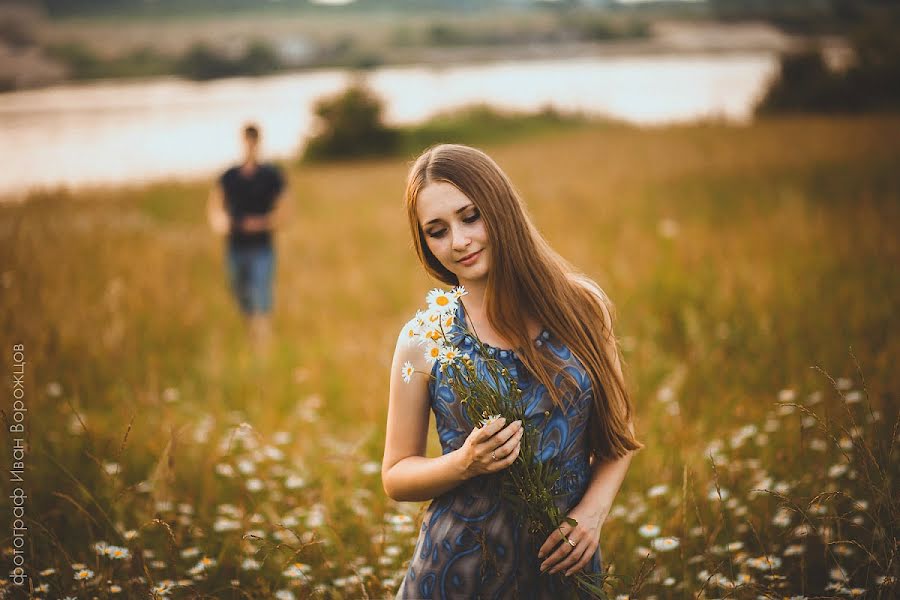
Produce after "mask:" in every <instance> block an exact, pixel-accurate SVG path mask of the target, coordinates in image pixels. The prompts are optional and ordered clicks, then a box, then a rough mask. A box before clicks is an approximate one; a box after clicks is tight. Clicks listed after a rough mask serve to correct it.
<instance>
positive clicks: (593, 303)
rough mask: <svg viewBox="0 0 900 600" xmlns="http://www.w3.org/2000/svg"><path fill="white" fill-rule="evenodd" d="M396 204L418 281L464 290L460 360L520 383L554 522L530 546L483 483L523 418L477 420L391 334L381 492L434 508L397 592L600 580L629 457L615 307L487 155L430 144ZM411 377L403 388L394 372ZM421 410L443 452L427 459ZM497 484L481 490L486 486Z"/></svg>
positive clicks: (514, 590) (633, 446)
mask: <svg viewBox="0 0 900 600" xmlns="http://www.w3.org/2000/svg"><path fill="white" fill-rule="evenodd" d="M406 208H407V213H408V216H409V224H410V228H411V232H412V237H413V241H414V244H415V247H416V251H417V253H418V255H419V258H420V260H421V261H422V264H423V265H424V266H425V270H426V271H427V272H428V273H430V274H431V275H432V276H434V277H436V278H437V279H439V280H440V281H442V282H444V283H445V284H447V285H449V286H458V285H462V286H464V287H465V289H466V290H467V291H468V294H467V295H465V296H463V297H462V298H461V299H460V305H459V307H458V309H457V312H456V320H455V323H454V325H453V328H455V329H456V330H457V333H459V334H460V337H459V344H460V350H461V351H463V352H467V353H468V354H469V355H470V357H471V358H472V360H474V361H479V360H484V359H485V358H486V357H485V356H481V355H480V354H481V352H482V350H479V346H478V345H476V344H475V341H474V339H473V338H472V337H471V336H470V335H468V334H467V333H466V331H465V329H466V328H468V329H469V330H471V331H473V332H475V333H476V335H477V336H478V338H480V340H481V341H482V343H483V344H484V346H482V347H481V348H483V353H486V354H490V355H491V356H492V357H494V358H496V359H499V360H500V361H501V362H502V363H503V364H504V366H505V367H506V368H507V369H509V371H510V372H511V373H512V374H513V376H514V377H515V378H516V379H517V380H518V382H519V387H520V388H521V389H522V390H523V394H522V400H523V402H525V403H526V405H527V409H526V421H527V422H528V425H531V426H534V427H536V428H538V429H539V431H540V442H539V445H538V448H539V449H540V451H539V459H540V460H541V461H545V462H550V463H552V464H553V465H554V466H556V467H557V468H558V469H559V470H560V472H561V476H560V478H559V480H558V482H557V484H556V485H555V488H554V489H553V492H554V494H557V495H558V496H557V498H558V500H557V504H558V507H559V508H560V510H561V514H563V515H568V516H569V517H572V518H573V519H574V520H575V522H577V525H575V526H571V525H569V524H568V523H564V524H563V525H562V526H561V527H560V529H559V530H557V531H554V532H553V533H552V534H551V535H550V536H549V537H548V538H547V539H546V540H534V539H531V537H530V534H529V533H528V532H527V531H525V530H524V528H523V527H521V526H520V525H519V524H517V520H516V517H515V514H514V513H513V511H512V509H511V507H510V506H507V505H506V504H505V503H504V501H503V500H501V499H500V498H499V497H498V495H497V494H496V481H495V480H494V479H493V478H492V477H491V476H490V474H493V473H498V472H500V471H502V470H504V469H506V468H507V467H509V466H510V465H511V464H512V463H513V461H515V460H516V457H517V456H518V453H519V448H520V443H521V439H522V435H523V431H524V429H523V425H524V424H523V423H522V422H520V421H516V422H513V423H506V422H505V421H504V420H503V419H502V418H501V419H497V420H495V421H493V422H491V423H490V424H488V425H486V426H484V427H480V428H479V427H474V425H473V423H472V422H471V421H470V420H469V418H468V417H467V415H466V411H465V410H462V409H461V408H460V406H459V403H458V402H457V399H456V398H454V397H453V393H452V391H451V390H450V387H449V385H448V382H447V379H446V375H445V374H444V373H443V372H442V370H441V369H440V368H438V366H437V365H438V363H435V365H434V366H431V365H429V364H428V362H427V360H426V358H425V356H424V354H423V350H422V348H421V347H419V346H416V345H412V346H410V345H409V344H408V343H407V341H406V336H405V335H404V334H401V336H400V339H398V341H397V347H396V350H395V352H394V360H393V367H392V369H391V386H390V406H389V409H388V422H387V434H386V442H385V450H384V461H383V463H382V482H383V485H384V489H385V492H386V493H387V494H388V495H389V496H390V497H391V498H393V499H395V500H398V501H406V502H418V501H424V500H432V499H433V502H432V503H431V504H430V506H429V508H428V511H427V513H426V515H425V517H424V521H423V524H422V529H421V532H420V534H419V538H418V542H417V544H416V550H415V553H414V555H413V557H412V560H411V562H410V565H409V569H408V571H407V573H406V577H405V579H404V581H403V583H402V585H401V587H400V590H399V592H398V597H401V598H463V597H465V598H472V597H478V598H488V597H489V598H545V597H551V596H552V595H555V594H556V595H558V593H559V592H560V591H562V585H563V583H562V580H561V579H560V577H559V576H552V577H551V576H548V575H547V574H557V573H559V574H563V575H565V576H569V575H572V574H574V573H576V572H578V571H580V570H585V571H586V572H590V573H598V572H600V569H601V556H600V548H599V541H600V529H601V527H602V525H603V522H604V520H605V519H606V516H607V514H608V513H609V510H610V508H611V507H612V503H613V499H614V498H615V495H616V493H617V492H618V490H619V487H620V485H621V483H622V480H623V478H624V477H625V472H626V470H627V469H628V465H629V463H630V462H631V455H632V453H633V451H635V450H637V449H639V448H641V447H642V445H641V444H640V443H639V442H638V441H637V440H636V439H635V436H634V428H633V425H632V406H631V401H630V398H629V395H628V392H627V390H626V388H625V382H624V379H623V376H622V372H621V367H620V362H619V356H618V351H617V346H616V343H615V338H614V337H613V332H612V319H611V313H610V308H611V303H610V301H609V300H608V298H607V297H606V295H605V294H604V293H603V292H602V291H601V290H600V288H599V287H597V286H596V284H594V283H593V282H591V281H590V280H589V279H587V278H586V277H584V276H582V275H580V274H578V273H577V272H575V271H574V270H573V269H572V267H571V266H569V265H568V263H566V262H565V261H564V260H563V259H562V258H561V257H560V256H559V255H558V254H557V253H556V252H555V251H554V250H553V249H551V248H550V246H549V245H548V244H547V242H546V241H545V240H544V238H543V237H542V236H541V234H540V233H539V232H538V231H537V229H536V228H535V227H534V225H533V224H532V223H531V220H530V219H529V217H528V215H527V213H526V211H525V207H524V205H523V203H522V201H521V200H520V199H519V196H518V194H517V193H516V191H515V190H514V189H513V187H512V184H511V183H510V181H509V179H508V178H507V176H506V175H505V174H504V173H503V171H502V170H501V169H500V167H499V166H498V165H497V164H496V163H495V162H494V161H493V160H492V159H491V158H490V157H488V156H487V155H486V154H484V153H483V152H481V151H479V150H476V149H474V148H470V147H467V146H460V145H450V144H445V145H440V146H436V147H434V148H431V149H429V150H427V151H426V152H425V153H423V154H422V155H421V156H420V157H419V158H418V160H417V161H416V162H415V164H414V165H413V166H412V168H411V170H410V173H409V179H408V182H407V187H406ZM407 361H410V362H411V363H412V364H413V366H414V367H415V368H416V370H417V371H420V372H422V373H430V374H431V377H426V376H424V375H416V376H415V377H413V378H412V380H411V382H410V383H409V384H407V383H404V382H403V381H402V378H401V365H404V364H405V363H406V362H407ZM429 410H431V411H433V412H434V415H435V420H436V424H437V430H438V434H439V437H440V441H441V446H442V449H443V455H442V456H440V457H438V458H427V457H426V456H425V450H426V439H427V435H428V422H429ZM492 482H493V484H492Z"/></svg>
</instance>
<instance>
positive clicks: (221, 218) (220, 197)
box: [206, 182, 231, 235]
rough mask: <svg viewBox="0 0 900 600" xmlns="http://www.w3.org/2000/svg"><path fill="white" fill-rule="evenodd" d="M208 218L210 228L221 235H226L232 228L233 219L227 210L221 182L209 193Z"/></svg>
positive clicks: (207, 203) (207, 202)
mask: <svg viewBox="0 0 900 600" xmlns="http://www.w3.org/2000/svg"><path fill="white" fill-rule="evenodd" d="M206 218H207V220H208V221H209V226H210V228H212V230H213V231H214V232H216V233H218V234H219V235H225V234H226V233H228V230H229V229H230V228H231V217H229V216H228V212H227V211H226V210H225V193H224V191H223V190H222V184H221V183H219V182H217V183H216V185H215V186H213V188H212V189H211V190H210V191H209V198H207V200H206Z"/></svg>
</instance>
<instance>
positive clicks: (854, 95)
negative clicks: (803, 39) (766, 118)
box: [757, 22, 900, 114]
mask: <svg viewBox="0 0 900 600" xmlns="http://www.w3.org/2000/svg"><path fill="white" fill-rule="evenodd" d="M852 42H853V50H854V54H855V57H854V61H853V63H852V64H851V65H850V66H849V67H848V68H847V69H845V70H837V71H836V70H832V69H830V68H829V67H828V65H827V64H826V63H825V60H824V59H823V57H822V54H821V52H820V51H818V50H811V51H807V52H803V53H800V54H788V55H785V56H784V57H782V59H781V71H780V74H779V76H778V78H777V79H776V80H775V81H774V82H773V84H772V86H771V87H770V88H769V90H768V92H767V93H766V96H765V97H764V98H763V100H762V101H761V102H760V104H759V106H758V108H757V112H759V113H761V114H767V113H777V112H799V111H817V112H858V111H866V110H898V109H900V38H898V36H897V35H896V29H895V27H894V26H893V25H892V24H891V23H890V22H888V23H879V24H872V25H868V26H866V27H864V28H862V29H859V30H858V31H857V32H856V34H855V35H854V36H853V37H852Z"/></svg>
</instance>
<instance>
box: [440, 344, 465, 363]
mask: <svg viewBox="0 0 900 600" xmlns="http://www.w3.org/2000/svg"><path fill="white" fill-rule="evenodd" d="M459 358H462V355H461V354H460V352H459V348H454V347H453V346H448V347H446V348H443V349H441V362H442V363H444V364H450V363H452V362H453V361H454V360H457V359H459Z"/></svg>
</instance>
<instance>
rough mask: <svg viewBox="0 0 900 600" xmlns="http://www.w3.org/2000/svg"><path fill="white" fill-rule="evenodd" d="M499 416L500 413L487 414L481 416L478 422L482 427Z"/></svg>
mask: <svg viewBox="0 0 900 600" xmlns="http://www.w3.org/2000/svg"><path fill="white" fill-rule="evenodd" d="M499 418H500V415H488V416H486V417H485V418H483V419H482V420H481V421H479V423H480V424H481V426H482V427H484V426H485V425H489V424H490V423H491V422H492V421H494V420H495V419H499Z"/></svg>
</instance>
